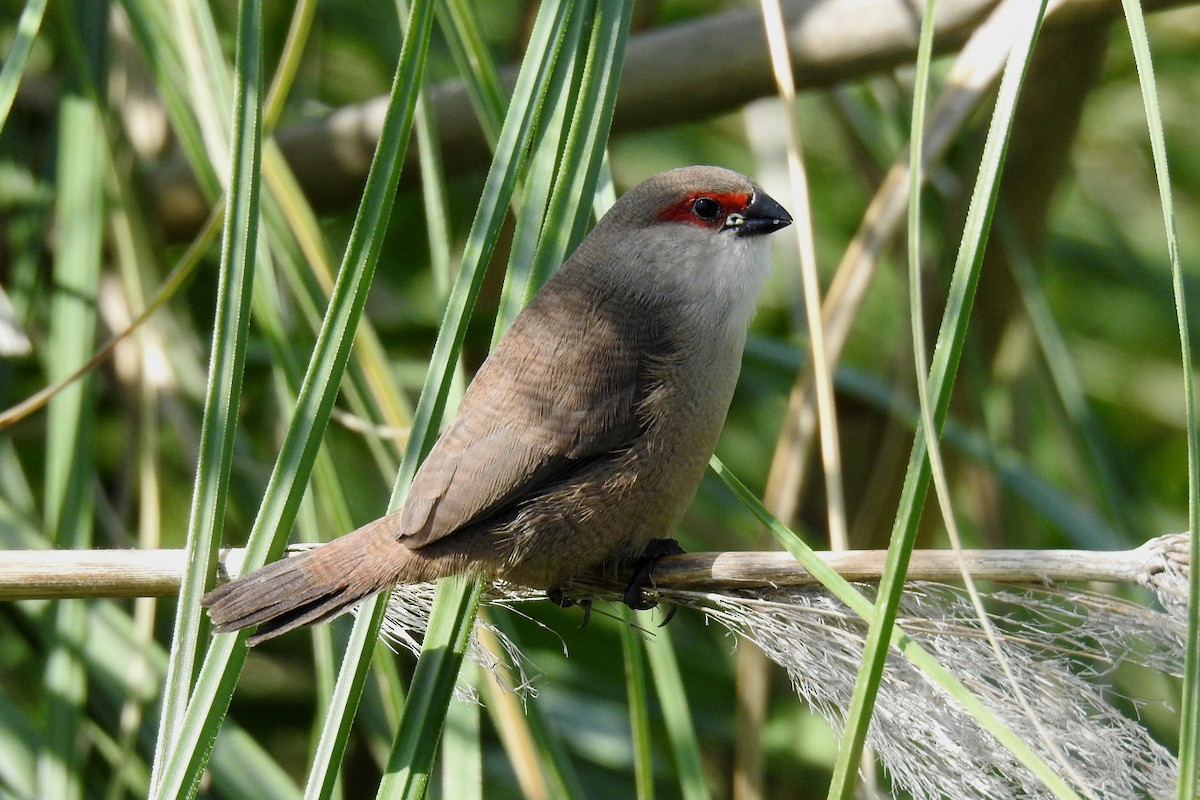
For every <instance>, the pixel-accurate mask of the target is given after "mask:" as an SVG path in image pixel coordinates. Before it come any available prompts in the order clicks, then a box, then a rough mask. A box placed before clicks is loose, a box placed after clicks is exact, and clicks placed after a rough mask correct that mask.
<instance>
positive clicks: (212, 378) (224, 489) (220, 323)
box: [151, 0, 262, 791]
mask: <svg viewBox="0 0 1200 800" xmlns="http://www.w3.org/2000/svg"><path fill="white" fill-rule="evenodd" d="M261 104H262V9H261V7H260V5H259V3H258V2H257V0H247V1H246V2H244V3H242V4H241V7H240V14H239V19H238V53H237V69H236V71H235V88H234V109H233V119H234V127H233V141H232V153H231V157H230V170H231V171H230V180H229V191H228V195H227V196H228V200H227V202H226V211H225V228H224V233H223V236H222V243H221V273H220V280H219V283H218V285H217V319H216V324H215V325H214V331H213V343H212V356H211V363H210V367H209V378H208V388H207V390H206V393H205V403H204V421H203V427H202V429H201V435H200V436H201V442H200V457H199V463H198V464H197V467H196V485H195V490H194V494H193V496H192V510H191V514H190V515H189V522H188V536H187V548H188V551H189V553H190V557H189V559H188V570H187V572H186V573H185V574H184V577H183V584H182V586H181V587H180V596H179V606H178V615H177V618H176V621H175V630H174V633H173V635H172V640H171V652H170V658H169V661H168V665H167V681H166V689H165V693H164V696H163V706H162V715H161V717H160V720H159V738H158V746H157V747H156V748H155V758H154V769H153V772H152V773H151V774H152V777H151V787H152V791H157V790H158V789H159V788H160V787H161V786H162V785H163V770H164V767H165V761H166V755H167V753H168V752H169V750H170V748H169V747H168V745H169V743H173V742H176V741H177V740H178V739H179V738H180V734H181V730H182V728H183V724H184V722H183V717H184V711H185V709H186V707H187V702H188V697H189V694H190V691H191V687H192V680H193V677H194V675H195V670H196V661H197V659H198V657H199V653H200V637H201V615H202V612H201V609H200V597H201V595H202V594H203V593H204V590H205V587H206V586H207V585H209V584H210V583H211V581H212V576H213V575H214V574H215V569H216V567H215V565H216V560H215V559H216V552H217V548H218V547H219V546H220V543H221V531H222V528H223V526H224V516H225V506H226V501H227V498H228V494H229V473H230V465H231V463H232V461H233V443H234V436H235V433H236V431H237V416H238V405H239V400H240V398H241V391H242V374H243V369H244V366H245V361H246V348H247V334H248V331H249V327H250V299H251V291H252V288H253V284H254V267H255V257H256V251H257V248H258V223H259V217H260V209H259V191H260V185H261V179H260V174H259V164H260V160H261V156H262V118H261V115H260V112H261ZM180 788H182V787H180Z"/></svg>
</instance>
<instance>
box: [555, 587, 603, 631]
mask: <svg viewBox="0 0 1200 800" xmlns="http://www.w3.org/2000/svg"><path fill="white" fill-rule="evenodd" d="M546 599H547V600H549V601H550V602H551V603H554V605H556V606H558V607H559V608H570V607H571V606H573V605H576V604H577V603H578V605H579V607H580V608H582V609H583V622H581V623H579V627H580V628H584V627H587V624H588V621H589V620H591V618H592V601H591V598H588V599H586V600H579V601H575V600H572V599H571V598H569V597H567V594H566V592H564V591H563V590H562V587H561V586H560V587H558V588H557V589H550V590H549V591H547V592H546Z"/></svg>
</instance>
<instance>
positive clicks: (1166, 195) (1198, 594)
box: [1121, 0, 1200, 800]
mask: <svg viewBox="0 0 1200 800" xmlns="http://www.w3.org/2000/svg"><path fill="white" fill-rule="evenodd" d="M1121 5H1122V7H1123V8H1124V9H1125V20H1126V23H1127V24H1128V25H1129V38H1130V41H1131V42H1132V44H1133V56H1134V61H1135V62H1136V64H1137V72H1138V83H1139V84H1140V86H1141V90H1142V104H1143V105H1144V107H1145V109H1146V126H1147V128H1148V129H1149V134H1150V152H1151V154H1152V155H1153V157H1154V174H1155V177H1156V178H1157V181H1158V195H1159V202H1160V204H1161V205H1162V214H1163V226H1164V229H1165V231H1164V232H1165V233H1166V240H1167V257H1168V259H1169V260H1170V262H1171V288H1172V290H1173V292H1174V295H1175V313H1176V324H1177V325H1178V328H1179V349H1180V356H1181V358H1182V362H1183V397H1184V404H1185V407H1186V410H1187V468H1188V469H1187V471H1188V480H1187V487H1188V530H1190V531H1191V533H1192V536H1191V548H1190V552H1189V556H1190V558H1191V563H1192V564H1200V431H1198V427H1197V426H1198V421H1197V416H1196V377H1195V368H1194V362H1193V361H1192V345H1191V338H1190V336H1189V334H1188V331H1189V328H1188V324H1189V320H1188V313H1187V301H1186V298H1187V295H1186V293H1185V291H1184V283H1183V266H1182V264H1181V263H1180V258H1179V234H1178V231H1177V229H1176V225H1175V201H1174V198H1173V195H1172V192H1171V174H1170V171H1169V169H1168V163H1167V145H1166V136H1165V134H1164V131H1163V120H1162V112H1161V110H1160V108H1159V103H1158V90H1157V88H1156V87H1155V81H1154V62H1153V60H1152V59H1151V56H1150V37H1149V36H1148V34H1147V33H1146V19H1145V17H1144V16H1143V12H1142V8H1141V6H1140V5H1139V4H1138V3H1135V2H1131V1H1130V0H1122V3H1121ZM1184 653H1185V660H1184V674H1183V695H1182V697H1181V709H1180V714H1179V782H1178V784H1177V785H1176V794H1175V796H1176V797H1177V798H1179V800H1185V799H1186V800H1191V799H1192V798H1195V797H1196V796H1197V793H1198V792H1200V575H1198V574H1196V573H1195V572H1193V574H1191V575H1190V576H1189V579H1188V632H1187V647H1186V649H1185V650H1184Z"/></svg>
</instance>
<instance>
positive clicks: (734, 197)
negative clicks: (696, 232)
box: [658, 192, 750, 228]
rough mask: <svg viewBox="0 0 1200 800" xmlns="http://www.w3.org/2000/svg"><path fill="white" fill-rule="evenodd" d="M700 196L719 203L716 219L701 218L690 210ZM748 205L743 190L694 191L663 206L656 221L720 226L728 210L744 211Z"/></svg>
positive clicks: (723, 222)
mask: <svg viewBox="0 0 1200 800" xmlns="http://www.w3.org/2000/svg"><path fill="white" fill-rule="evenodd" d="M701 197H708V198H710V199H712V200H715V201H717V202H718V203H720V204H721V209H722V210H721V214H720V216H719V217H718V218H717V219H714V220H706V219H702V218H701V217H699V216H697V215H696V213H695V212H694V211H693V210H692V204H693V203H695V202H696V201H697V200H699V199H700V198H701ZM748 205H750V195H749V194H746V193H744V192H696V193H695V194H691V195H688V196H687V197H685V198H683V199H682V200H680V201H678V202H676V203H672V204H671V205H669V206H667V207H666V208H664V209H663V210H662V211H661V212H659V215H658V221H659V222H688V223H691V224H692V225H700V226H701V227H705V228H710V227H720V226H722V225H724V224H725V217H726V216H727V215H728V214H729V212H731V211H739V212H740V211H744V210H745V208H746V206H748Z"/></svg>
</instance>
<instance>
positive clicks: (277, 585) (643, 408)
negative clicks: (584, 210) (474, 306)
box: [202, 166, 792, 644]
mask: <svg viewBox="0 0 1200 800" xmlns="http://www.w3.org/2000/svg"><path fill="white" fill-rule="evenodd" d="M791 222H792V218H791V216H790V215H789V214H788V212H787V211H786V210H785V209H784V208H783V206H781V205H780V204H779V203H778V202H776V201H775V200H774V199H772V198H771V197H770V196H769V195H768V194H767V193H766V192H764V191H763V190H762V188H761V187H760V186H758V185H757V184H756V183H755V182H754V181H752V180H751V179H749V178H747V177H746V176H744V175H741V174H739V173H737V172H734V171H732V170H728V169H724V168H722V167H715V166H689V167H679V168H676V169H671V170H668V171H666V172H662V173H659V174H657V175H655V176H653V177H651V178H649V179H647V180H645V181H644V182H642V183H641V184H639V185H637V186H635V187H634V188H632V189H630V190H629V191H627V192H626V193H625V194H623V195H622V196H621V197H620V198H619V199H618V200H617V201H616V203H614V204H613V206H612V207H611V208H610V209H609V211H608V212H607V213H606V214H605V215H604V216H603V217H602V218H601V219H600V221H599V222H597V223H596V225H595V227H594V228H593V229H592V231H591V232H590V233H589V234H588V235H587V236H586V237H585V238H584V239H583V241H582V242H580V244H579V246H578V247H577V248H576V249H575V251H574V252H573V253H572V254H571V255H570V256H569V257H568V258H567V260H566V261H565V262H564V263H563V264H562V266H561V267H560V268H559V269H558V270H557V271H556V272H555V274H554V275H553V276H552V277H551V278H550V279H549V280H548V281H547V282H546V283H545V284H544V285H543V286H542V288H541V289H540V290H538V292H537V293H536V294H535V295H534V296H533V297H532V299H531V300H530V302H529V303H528V304H527V305H526V307H525V308H524V309H523V310H522V311H521V313H520V314H518V315H517V317H516V318H515V319H514V321H513V323H512V324H511V326H510V327H509V329H508V331H507V332H506V333H505V335H504V336H503V337H501V339H500V341H499V342H498V343H497V345H496V347H495V348H494V349H493V351H492V352H491V354H490V355H489V356H488V357H487V358H486V359H485V361H484V362H483V364H482V365H481V366H480V368H479V369H478V371H477V372H476V374H475V377H474V379H473V380H472V381H471V383H470V385H469V386H468V388H467V390H466V392H465V393H464V395H463V398H462V401H461V403H460V405H459V410H458V413H457V415H456V416H455V418H454V420H453V421H452V422H451V423H450V424H449V426H448V427H447V428H446V430H445V431H444V432H443V433H442V435H441V436H440V438H439V439H438V441H437V442H436V443H435V444H434V446H433V448H432V450H431V451H430V453H429V455H428V457H427V458H426V459H425V461H424V462H423V463H422V465H421V466H420V468H419V469H418V470H417V473H416V475H415V477H414V479H413V481H412V484H411V487H410V488H409V491H408V494H407V495H406V497H405V500H404V502H403V503H402V505H401V506H400V508H399V509H398V510H396V511H394V512H392V513H390V514H388V515H386V516H384V517H381V518H379V519H377V520H375V521H373V522H369V523H367V524H366V525H364V526H362V527H361V528H359V529H357V530H355V531H353V532H351V533H348V534H346V535H344V536H341V537H339V538H337V539H334V540H333V541H331V542H329V543H328V544H324V545H321V546H319V547H316V548H313V549H311V550H309V551H307V552H305V553H303V554H301V555H298V556H291V557H288V558H283V559H280V560H278V561H275V562H272V563H270V564H267V565H266V566H264V567H262V568H260V569H258V570H255V571H253V572H250V573H248V574H246V575H243V576H241V577H238V578H235V579H233V580H231V581H229V582H228V583H225V584H222V585H218V586H216V587H215V588H213V589H212V590H211V591H209V592H208V593H207V594H206V595H205V596H204V597H203V599H202V605H203V606H205V607H206V608H207V609H208V613H209V617H210V619H211V621H212V623H213V630H214V632H216V633H227V632H231V631H236V630H240V629H242V628H248V627H251V626H254V625H257V626H258V628H257V631H256V632H254V634H253V635H252V636H250V637H249V638H248V639H247V643H248V644H256V643H258V642H261V641H264V640H266V639H269V638H272V637H275V636H278V635H280V634H282V633H285V632H287V631H290V630H292V629H294V628H297V627H299V626H302V625H307V624H310V623H315V622H321V621H325V620H328V619H330V618H332V617H334V616H336V615H338V614H340V613H342V612H344V611H346V610H348V609H349V608H351V607H352V606H354V605H356V604H357V603H358V602H360V601H361V600H363V599H364V598H366V597H368V596H370V595H372V594H374V593H376V592H379V591H381V590H383V589H385V588H388V587H390V586H392V585H394V584H397V583H416V582H421V581H430V580H435V579H438V578H442V577H446V576H449V575H454V574H460V573H465V574H469V575H473V576H479V577H483V578H486V579H490V580H503V581H507V582H509V583H512V584H516V585H519V586H524V587H528V588H532V589H534V590H544V591H546V592H547V593H548V595H549V596H550V597H551V598H552V599H556V600H558V601H559V602H563V596H562V594H561V592H560V591H559V590H560V587H561V586H562V585H563V584H564V583H565V582H566V581H568V580H570V579H571V578H574V577H577V576H580V575H583V574H593V573H601V574H603V573H604V572H605V571H615V570H616V569H618V568H620V567H623V566H624V567H627V566H630V565H632V566H633V567H634V568H635V577H634V579H633V581H631V582H630V586H629V589H628V590H627V591H626V593H625V602H626V603H627V604H629V605H630V606H631V607H632V608H638V609H645V608H650V607H653V605H654V604H653V603H652V602H649V601H648V600H646V599H645V597H644V595H643V593H642V590H643V588H644V584H645V581H646V579H647V578H648V577H649V576H650V573H651V570H652V568H653V564H654V562H655V561H657V560H658V558H660V557H662V556H663V555H665V554H669V553H673V552H682V550H681V549H680V548H679V547H678V545H677V543H676V542H675V541H674V540H673V539H672V538H670V536H669V534H670V533H671V532H672V530H673V529H674V527H675V525H676V524H677V523H678V522H679V520H680V519H681V517H682V516H683V514H684V512H685V511H686V509H687V507H688V506H689V505H690V503H691V501H692V499H693V497H694V495H695V493H696V490H697V488H698V487H699V484H700V480H701V478H702V477H703V474H704V470H705V467H706V466H707V464H708V461H709V459H710V457H711V456H712V453H713V451H714V450H715V448H716V445H717V440H718V438H719V436H720V433H721V429H722V428H723V426H724V423H725V417H726V414H727V412H728V410H729V405H730V402H731V400H732V397H733V391H734V386H735V384H736V382H737V377H738V373H739V371H740V368H741V359H742V351H743V348H744V346H745V340H746V332H747V328H748V326H749V322H750V318H751V317H752V315H753V313H754V310H755V307H756V305H757V298H758V295H759V292H760V290H761V287H762V285H763V283H764V281H765V280H766V278H767V277H768V275H769V273H770V247H769V241H768V239H767V234H770V233H773V232H775V231H778V230H781V229H782V228H784V227H786V226H788V225H790V224H791ZM567 602H569V601H567Z"/></svg>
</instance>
